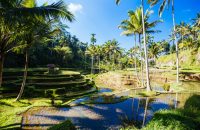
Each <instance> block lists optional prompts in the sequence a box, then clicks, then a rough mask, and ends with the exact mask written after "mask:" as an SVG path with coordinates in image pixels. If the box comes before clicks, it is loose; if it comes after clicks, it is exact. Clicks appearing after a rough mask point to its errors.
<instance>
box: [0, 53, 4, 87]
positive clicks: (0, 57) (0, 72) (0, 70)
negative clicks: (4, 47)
mask: <svg viewBox="0 0 200 130" xmlns="http://www.w3.org/2000/svg"><path fill="white" fill-rule="evenodd" d="M3 64H4V54H3V53H1V54H0V87H1V85H2V81H3Z"/></svg>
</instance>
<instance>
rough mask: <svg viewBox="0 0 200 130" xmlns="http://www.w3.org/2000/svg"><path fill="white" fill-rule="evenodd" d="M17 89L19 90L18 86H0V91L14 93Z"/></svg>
mask: <svg viewBox="0 0 200 130" xmlns="http://www.w3.org/2000/svg"><path fill="white" fill-rule="evenodd" d="M18 91H19V88H17V87H1V88H0V92H2V93H14V92H18Z"/></svg>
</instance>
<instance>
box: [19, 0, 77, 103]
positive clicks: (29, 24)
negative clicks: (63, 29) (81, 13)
mask: <svg viewBox="0 0 200 130" xmlns="http://www.w3.org/2000/svg"><path fill="white" fill-rule="evenodd" d="M55 5H56V6H54V4H53V7H52V8H50V9H49V6H43V7H42V8H41V10H40V11H41V13H42V14H41V15H40V16H38V17H36V19H34V18H32V17H30V16H27V18H26V21H23V23H22V25H23V24H24V32H22V33H23V34H24V43H25V44H26V47H25V57H26V58H25V68H24V77H23V82H22V85H21V89H20V92H19V94H18V96H17V98H16V101H18V100H19V99H20V98H21V96H22V94H23V92H24V87H25V84H26V79H27V71H28V50H29V48H30V47H31V45H32V44H34V43H35V39H38V38H39V37H41V38H43V37H44V36H46V35H47V34H48V33H50V32H49V31H48V30H49V26H48V25H47V24H46V21H45V20H46V19H47V18H49V16H52V17H53V18H54V19H58V18H59V17H61V18H65V19H67V20H68V21H70V22H71V21H72V20H73V19H74V17H73V15H72V14H71V13H70V12H69V11H68V10H67V9H66V8H64V7H65V5H64V3H63V2H62V1H60V2H58V3H56V4H55ZM20 7H21V8H25V9H26V8H33V9H36V10H37V8H38V10H37V11H39V9H40V7H37V4H36V1H35V0H22V1H21V3H20ZM45 7H46V8H45ZM48 9H49V10H48ZM37 11H36V12H37ZM46 11H47V12H46ZM50 21H51V20H50ZM38 23H40V24H38ZM27 30H28V31H27Z"/></svg>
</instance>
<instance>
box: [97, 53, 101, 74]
mask: <svg viewBox="0 0 200 130" xmlns="http://www.w3.org/2000/svg"><path fill="white" fill-rule="evenodd" d="M98 58H99V73H100V62H101V59H100V55H99V56H98Z"/></svg>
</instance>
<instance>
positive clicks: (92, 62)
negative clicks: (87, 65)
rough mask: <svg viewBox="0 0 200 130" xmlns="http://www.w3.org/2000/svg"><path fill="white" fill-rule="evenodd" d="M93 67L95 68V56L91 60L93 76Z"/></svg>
mask: <svg viewBox="0 0 200 130" xmlns="http://www.w3.org/2000/svg"><path fill="white" fill-rule="evenodd" d="M93 67H94V56H93V55H92V58H91V74H93Z"/></svg>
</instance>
